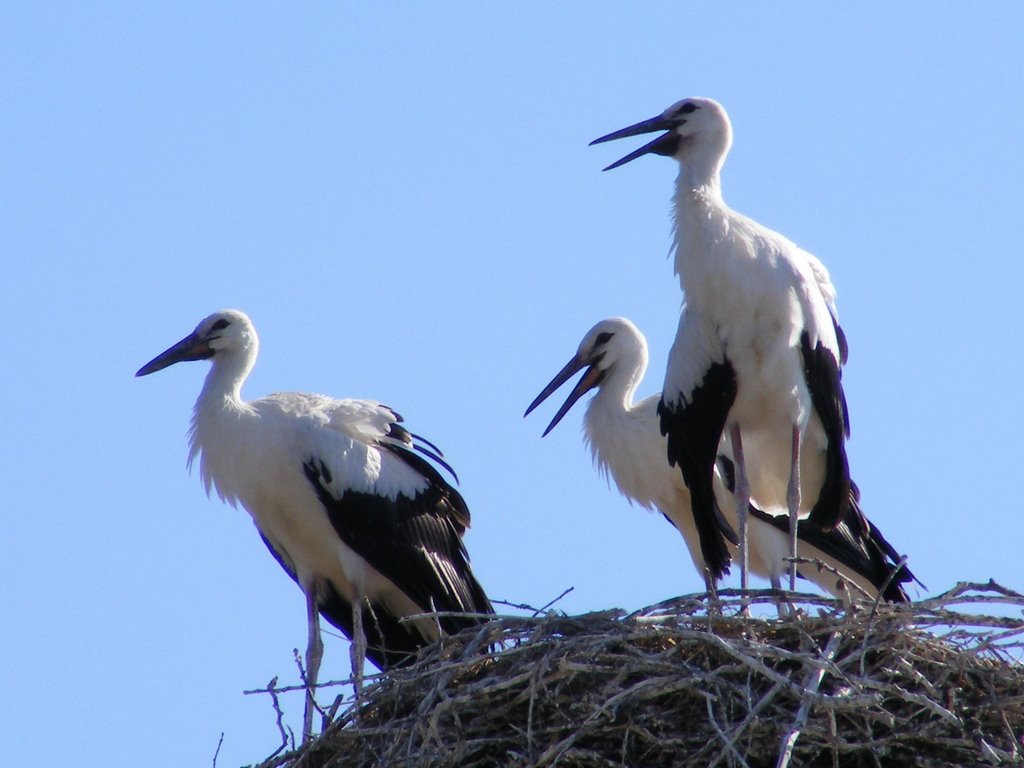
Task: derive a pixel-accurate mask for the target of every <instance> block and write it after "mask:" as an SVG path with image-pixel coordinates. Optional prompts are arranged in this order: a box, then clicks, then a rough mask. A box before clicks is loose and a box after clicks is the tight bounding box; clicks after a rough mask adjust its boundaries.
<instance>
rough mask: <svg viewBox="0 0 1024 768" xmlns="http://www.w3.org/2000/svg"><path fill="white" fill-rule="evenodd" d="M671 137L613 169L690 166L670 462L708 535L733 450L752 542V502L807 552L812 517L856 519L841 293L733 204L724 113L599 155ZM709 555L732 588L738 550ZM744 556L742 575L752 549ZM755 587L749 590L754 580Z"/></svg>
mask: <svg viewBox="0 0 1024 768" xmlns="http://www.w3.org/2000/svg"><path fill="white" fill-rule="evenodd" d="M662 130H663V131H666V133H665V134H663V135H661V136H659V137H658V138H657V139H655V140H654V141H652V142H650V143H649V144H647V145H645V146H644V147H641V148H640V149H638V150H636V151H634V152H632V153H630V154H629V155H627V156H626V157H624V158H622V159H621V160H619V161H618V162H616V163H613V164H612V165H611V166H609V168H614V167H617V166H619V165H622V164H623V163H626V162H629V161H630V160H633V159H635V158H637V157H640V156H641V155H644V154H647V153H651V152H653V153H656V154H661V155H666V156H670V157H673V158H675V159H676V160H677V161H678V163H679V166H680V169H679V175H678V177H677V179H676V191H675V196H674V210H675V271H676V274H677V275H678V276H679V279H680V283H681V285H682V287H683V288H684V290H685V296H686V301H685V305H684V307H683V310H682V315H681V319H680V323H679V329H678V333H677V336H676V341H675V344H674V345H673V347H672V350H671V353H670V356H669V365H668V370H667V372H666V375H665V385H664V389H663V401H662V407H661V411H660V412H661V426H662V430H663V431H664V432H666V433H667V434H668V437H669V458H670V460H671V461H672V462H673V463H674V464H678V465H679V466H680V469H681V470H682V473H683V476H684V478H685V480H686V484H687V486H688V487H689V488H690V490H691V491H692V493H693V505H694V515H695V517H696V519H697V521H698V527H701V528H702V529H707V528H708V527H709V526H710V525H711V521H712V520H713V513H714V509H713V508H714V505H715V498H714V494H713V493H712V492H711V486H712V481H711V479H712V474H713V470H714V464H715V457H716V455H717V454H718V452H719V447H720V442H721V441H722V439H723V438H724V439H725V440H726V441H727V442H728V443H729V444H730V449H731V452H732V453H733V455H734V456H735V458H736V476H737V477H736V486H737V487H736V507H737V511H738V515H739V524H740V538H741V542H742V541H743V540H744V538H745V537H744V530H743V528H744V518H745V509H746V505H747V500H748V498H749V499H752V500H753V501H754V502H755V504H756V505H757V506H759V507H761V508H764V509H772V508H778V507H781V508H787V509H788V510H789V513H790V517H791V526H792V532H791V533H792V536H793V538H792V543H793V546H794V548H795V544H796V540H795V535H796V524H797V520H798V517H799V515H800V513H801V512H809V515H810V519H811V520H812V521H814V522H815V523H816V524H818V525H821V526H822V527H824V528H829V527H832V526H834V525H836V524H838V523H839V522H840V521H841V520H844V519H846V517H847V514H848V513H849V512H850V502H849V500H850V498H851V495H850V476H849V468H848V464H847V459H846V450H845V444H844V441H845V438H846V437H847V435H848V431H849V430H848V415H847V411H846V401H845V397H844V394H843V390H842V385H841V381H840V366H841V365H842V364H843V363H844V362H845V358H846V343H845V339H844V338H843V335H842V331H841V330H840V329H839V325H838V321H837V316H836V305H835V289H834V287H833V286H832V283H831V281H830V279H829V276H828V271H827V270H826V269H825V267H824V265H822V263H821V262H820V261H819V260H818V259H816V258H815V257H814V256H812V255H811V254H809V253H807V252H806V251H803V250H801V249H800V248H798V247H797V246H796V245H794V244H793V243H792V242H790V241H789V240H787V239H786V238H785V237H783V236H782V235H780V234H778V233H777V232H773V231H772V230H770V229H768V228H767V227H764V226H762V225H761V224H758V223H757V222H756V221H754V220H752V219H750V218H747V217H745V216H743V215H741V214H739V213H736V212H735V211H733V210H731V209H730V208H729V207H728V206H727V205H726V204H725V202H724V200H723V198H722V188H721V177H720V171H721V168H722V164H723V162H724V160H725V156H726V154H727V153H728V151H729V148H730V146H731V144H732V127H731V125H730V123H729V118H728V116H727V115H726V113H725V110H724V109H723V108H722V107H721V105H719V104H718V103H716V102H714V101H712V100H710V99H684V100H683V101H679V102H677V103H676V104H673V105H672V106H671V107H669V108H668V109H667V110H665V111H664V112H663V113H662V114H661V115H658V116H656V117H654V118H652V119H650V120H646V121H643V122H641V123H638V124H636V125H633V126H630V127H629V128H625V129H623V130H621V131H616V132H614V133H612V134H609V135H607V136H604V137H602V138H600V139H597V140H596V141H595V142H594V143H598V142H602V141H609V140H612V139H618V138H622V137H625V136H633V135H638V134H642V133H649V132H652V131H662ZM866 532H867V531H866V528H864V529H863V530H862V531H860V533H861V534H866ZM702 542H703V543H704V544H705V549H706V550H709V551H706V552H705V555H706V557H707V559H708V562H709V565H710V566H711V568H712V570H713V572H714V573H715V575H716V576H719V575H721V573H723V572H724V571H725V570H726V568H727V566H728V563H729V559H730V558H729V555H728V553H727V551H726V550H725V548H724V542H721V541H719V542H718V543H715V542H714V541H713V540H712V537H711V536H710V535H708V536H705V537H704V538H702ZM794 551H795V549H794ZM740 555H741V563H742V559H743V556H744V550H743V548H742V546H741V549H740ZM741 572H742V568H741ZM793 578H794V579H795V572H794V573H793ZM741 579H742V580H743V582H744V585H745V574H743V575H741Z"/></svg>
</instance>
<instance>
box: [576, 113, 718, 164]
mask: <svg viewBox="0 0 1024 768" xmlns="http://www.w3.org/2000/svg"><path fill="white" fill-rule="evenodd" d="M655 131H665V133H664V134H662V135H661V136H659V137H658V138H656V139H655V140H654V141H652V142H649V143H647V144H645V145H644V146H642V147H640V148H639V149H636V150H634V151H632V152H630V153H629V154H628V155H626V156H625V157H623V158H621V159H619V160H616V161H615V162H614V163H612V164H611V165H609V166H608V167H607V168H605V169H604V170H606V171H609V170H611V169H612V168H618V167H619V166H620V165H625V164H626V163H628V162H629V161H630V160H635V159H636V158H638V157H641V156H643V155H647V154H651V153H654V154H656V155H664V156H666V157H674V158H675V159H676V160H678V161H679V162H680V163H687V162H688V161H692V160H698V159H701V158H706V160H707V161H708V162H710V163H713V164H714V165H715V166H716V167H717V165H719V164H720V163H721V161H722V160H723V159H724V158H725V155H726V153H727V152H728V151H729V147H730V146H732V125H731V124H730V123H729V116H728V115H727V114H726V113H725V110H724V109H723V108H722V105H721V104H719V103H718V102H717V101H713V100H712V99H698V98H691V99H683V100H682V101H677V102H676V103H675V104H673V105H672V106H671V107H669V108H668V109H666V110H665V111H664V112H662V113H661V114H660V115H656V116H655V117H652V118H650V119H648V120H642V121H641V122H639V123H636V124H635V125H631V126H629V127H628V128H623V129H621V130H618V131H614V132H613V133H609V134H608V135H607V136H602V137H601V138H599V139H594V140H593V141H592V142H590V143H591V145H594V144H602V143H604V142H606V141H613V140H615V139H624V138H626V137H627V136H639V135H641V134H645V133H653V132H655Z"/></svg>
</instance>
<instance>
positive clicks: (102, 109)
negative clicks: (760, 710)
mask: <svg viewBox="0 0 1024 768" xmlns="http://www.w3.org/2000/svg"><path fill="white" fill-rule="evenodd" d="M508 8H512V6H508ZM1022 29H1024V7H1022V6H1021V5H1019V4H1011V3H998V4H996V3H992V4H985V3H972V4H969V5H963V4H950V3H942V4H934V3H900V4H871V5H868V6H865V5H862V4H858V5H855V6H854V5H851V6H846V5H838V4H820V3H799V4H790V5H787V6H783V7H781V8H780V6H778V5H774V4H773V5H768V4H760V3H729V4H722V3H705V4H697V3H686V4H677V5H675V6H667V5H653V4H646V5H637V4H619V5H612V4H608V3H604V4H591V3H586V4H583V3H556V4H552V3H527V4H515V6H514V10H506V11H504V12H503V11H501V10H499V7H498V6H495V5H494V4H485V5H475V4H466V3H464V4H460V5H457V6H456V5H451V6H438V5H437V4H426V3H421V4H409V3H405V4H399V5H393V6H391V7H390V8H384V7H381V5H380V4H354V3H353V4H348V5H346V6H341V7H340V8H337V7H334V6H329V5H317V6H311V5H296V4H292V3H281V4H266V3H257V4H241V3H238V4H216V5H210V4H200V3H193V4H182V3H159V2H157V3H125V4H90V5H88V6H87V5H86V4H79V3H67V4H61V3H57V4H45V5H44V4H39V3H20V2H9V3H5V4H4V5H3V7H2V8H0V62H2V64H0V79H2V82H0V86H2V91H0V92H2V93H3V107H2V109H0V168H2V173H0V184H2V186H0V211H2V214H0V215H2V217H3V225H2V227H0V248H2V253H3V264H4V278H3V288H2V301H0V321H2V325H3V328H4V332H3V333H2V334H0V352H2V357H3V360H4V368H5V373H4V375H3V376H2V377H0V398H2V399H3V402H5V403H6V404H7V405H6V407H7V413H6V414H5V417H4V425H3V428H2V434H3V446H4V457H3V461H2V462H0V482H2V487H3V488H4V495H5V501H4V504H3V507H4V511H3V514H2V515H0V575H2V584H3V587H2V588H0V596H2V597H0V599H2V605H0V610H2V614H3V617H4V619H3V621H4V625H3V626H4V630H3V637H4V639H3V641H2V643H0V653H2V657H3V658H2V663H3V669H4V670H5V674H6V677H5V680H4V688H5V695H4V697H3V703H2V704H0V710H7V711H4V712H0V721H2V722H4V723H6V724H8V726H13V728H11V729H10V736H11V738H9V739H8V740H7V743H6V745H5V747H4V757H3V761H4V762H5V763H6V764H10V765H18V766H50V765H57V764H63V763H65V762H74V763H75V764H79V765H137V764H139V762H140V760H141V761H142V762H144V763H145V764H146V765H148V766H153V767H159V766H194V765H209V764H210V761H211V760H212V757H213V753H214V750H215V748H216V745H217V741H218V738H219V736H220V733H221V732H224V744H223V747H222V749H221V754H220V758H219V761H218V765H219V766H236V765H240V764H243V763H247V762H255V761H258V760H259V759H261V758H262V757H263V756H265V755H266V754H267V753H268V752H269V751H271V750H272V749H273V747H274V746H275V744H276V742H277V733H276V729H275V726H274V719H273V713H272V711H271V708H270V703H269V702H268V701H267V700H266V699H265V698H262V697H253V696H243V695H242V691H243V690H244V689H247V688H254V687H258V686H261V685H262V684H264V683H266V682H267V681H268V680H269V679H270V678H271V677H273V676H275V675H278V676H280V677H281V680H282V681H285V680H292V679H294V678H295V674H294V667H293V665H292V660H291V649H292V648H293V647H296V646H299V647H302V646H303V645H304V643H305V624H304V607H303V600H302V597H301V595H300V593H299V592H298V590H297V588H296V587H295V586H294V584H293V583H292V582H291V581H290V580H289V579H288V578H287V577H286V576H285V575H284V573H283V572H282V571H281V569H280V568H279V567H278V565H277V563H276V562H274V561H273V559H272V558H271V557H270V556H269V555H268V553H267V552H266V551H265V549H264V547H263V545H262V543H261V542H260V541H259V538H258V537H257V534H256V532H255V530H254V528H253V526H252V524H251V523H250V520H249V518H248V516H247V515H246V514H245V513H244V512H243V511H240V510H235V509H231V508H229V507H226V506H224V505H223V504H221V503H220V502H219V501H216V500H208V499H206V497H205V496H204V494H203V492H202V489H201V486H200V483H199V480H198V478H197V477H189V476H188V475H187V473H186V471H185V455H186V445H185V432H186V428H187V425H188V418H189V412H190V408H191V406H192V403H193V401H194V398H195V396H196V395H197V394H198V391H199V388H200V385H201V381H202V378H203V376H204V375H205V373H206V366H205V365H204V364H198V363H194V364H189V365H180V366H176V367H174V368H172V369H170V370H168V371H165V372H163V373H160V374H159V375H157V376H154V377H152V378H147V379H143V380H137V379H135V378H133V373H134V371H135V370H136V369H137V368H138V367H139V366H140V365H141V364H142V363H144V362H146V361H147V360H149V359H150V358H151V357H152V356H153V355H154V354H156V353H157V352H159V351H161V350H162V349H164V348H165V347H166V346H168V345H169V344H170V343H171V342H173V341H176V340H177V339H179V338H180V337H181V336H183V335H185V334H186V333H187V332H188V331H190V330H191V328H192V327H193V325H194V324H195V323H196V322H197V321H198V320H199V319H200V318H201V317H203V316H205V315H206V314H208V313H209V312H212V311H213V310H216V309H220V308H225V307H235V308H239V309H243V310H245V311H246V312H248V313H249V314H250V315H251V316H252V318H253V320H254V322H255V323H256V326H257V328H258V329H259V331H260V334H261V338H262V357H261V359H260V361H259V363H258V364H257V367H256V370H255V372H254V373H253V375H252V377H251V379H250V381H249V384H248V386H247V388H246V395H247V396H248V397H250V398H253V397H258V396H260V395H263V394H267V393H269V392H272V391H276V390H289V389H294V390H308V391H318V392H324V393H327V394H331V395H336V396H339V397H369V398H374V399H379V400H382V401H384V402H387V403H389V404H392V405H393V406H394V407H396V408H397V409H398V410H400V411H401V412H402V413H403V414H404V415H405V416H406V418H407V421H408V423H409V425H410V426H411V427H412V428H413V429H414V430H415V431H417V432H419V433H421V434H423V435H425V436H427V437H429V438H430V439H431V440H433V441H434V442H436V443H437V444H438V445H440V446H441V447H442V448H443V449H444V450H445V452H446V453H447V455H448V457H449V459H450V461H451V463H452V464H453V465H454V466H455V467H456V469H457V471H458V472H459V475H460V477H461V479H462V486H461V487H462V490H463V492H464V494H465V496H466V498H467V500H468V502H469V504H470V506H471V508H472V511H473V516H474V517H473V528H472V530H471V531H470V533H469V534H468V536H467V542H468V545H469V548H470V551H471V554H472V557H473V562H474V565H475V567H476V570H477V573H478V576H479V577H480V580H481V581H482V582H483V584H484V585H485V587H486V588H487V590H488V591H489V593H490V594H491V596H492V597H494V598H498V599H506V600H512V601H524V602H529V603H532V604H535V605H540V604H543V603H545V602H547V601H548V600H550V599H551V598H553V597H555V596H556V595H558V594H559V593H560V592H561V591H562V590H563V589H565V588H567V587H570V586H573V587H575V591H574V592H573V593H572V594H571V595H570V596H569V597H567V598H566V599H564V600H563V601H562V602H561V603H560V607H561V608H563V609H564V610H566V611H570V612H582V611H586V610H591V609H603V608H609V607H616V606H618V607H624V608H638V607H640V606H643V605H647V604H650V603H654V602H656V601H659V600H662V599H665V598H668V597H671V596H674V595H677V594H681V593H687V592H693V591H697V590H698V589H699V588H700V580H699V579H698V577H697V576H696V574H695V573H693V571H692V568H691V566H690V564H689V558H688V557H687V555H686V553H685V551H684V549H683V546H682V543H681V540H680V539H679V537H678V536H677V535H676V534H675V533H674V532H673V531H672V530H671V529H670V528H669V527H668V525H667V524H666V523H665V522H664V521H663V520H662V519H661V518H660V517H659V516H656V515H649V514H647V513H646V512H644V511H642V510H638V509H636V508H631V507H629V506H628V505H627V504H626V503H625V501H624V500H623V499H622V498H621V497H619V495H618V494H617V493H616V492H614V491H609V490H608V488H607V486H606V483H605V482H604V481H603V480H601V479H600V478H599V477H598V476H597V475H596V474H595V473H594V471H593V470H592V468H591V465H590V459H589V457H588V456H587V455H586V454H585V452H584V449H583V446H582V443H581V440H580V435H579V431H578V426H579V421H580V414H581V412H582V408H581V407H580V408H578V410H577V411H576V412H575V413H573V414H570V415H569V416H568V417H567V418H566V420H565V421H564V422H563V424H562V425H561V426H560V427H559V428H558V429H557V430H556V431H555V432H554V433H552V434H551V435H550V436H549V437H547V438H545V439H544V440H541V439H540V434H541V432H542V431H543V428H544V426H545V425H546V423H547V419H548V418H550V415H551V413H552V412H553V409H554V407H556V403H552V405H551V406H549V407H548V408H546V409H543V410H541V411H540V412H539V413H537V414H536V415H535V416H531V418H530V419H528V420H526V421H524V420H523V419H522V418H521V417H522V413H523V410H524V409H525V407H526V405H527V404H528V403H529V402H530V401H531V400H532V399H533V397H534V395H536V393H537V392H538V391H539V390H540V388H541V387H542V386H543V385H544V384H545V383H546V382H547V381H548V379H549V378H550V377H551V376H552V375H553V374H554V373H555V372H556V371H557V370H558V369H559V368H560V367H561V366H562V364H563V363H564V362H565V361H566V360H567V359H568V357H569V356H570V354H572V353H573V351H574V350H575V348H576V345H577V343H578V341H579V339H580V337H581V336H582V335H583V333H584V332H585V331H586V330H587V329H588V328H589V327H590V326H591V325H592V324H593V323H594V322H596V321H597V320H599V319H601V318H603V317H608V316H611V315H624V316H628V317H630V318H632V319H633V320H634V321H635V322H636V323H637V324H638V325H639V326H640V327H641V329H642V330H644V331H645V332H646V333H647V335H648V338H649V340H650V343H651V348H652V361H651V366H652V367H651V372H650V374H649V375H648V377H647V379H646V380H645V382H644V384H643V386H642V388H641V394H643V395H647V394H651V393H653V392H655V391H657V389H658V388H659V387H660V385H661V379H662V375H663V371H664V366H665V358H666V353H667V349H668V346H669V344H670V343H671V340H672V336H673V334H674V332H675V328H676V318H677V313H678V309H679V304H680V298H681V297H680V294H679V289H678V286H677V283H676V281H675V279H674V278H673V276H672V268H671V263H670V262H669V260H668V259H667V258H666V257H667V253H668V247H669V197H670V194H671V189H672V182H673V178H674V174H675V168H674V166H673V164H672V163H671V162H669V161H666V160H664V159H662V158H654V157H651V158H643V159H641V160H639V161H637V162H634V163H631V164H630V165H628V166H626V167H624V168H622V169H619V170H617V171H615V172H612V173H605V174H602V173H601V172H600V169H601V168H602V167H603V166H605V165H606V164H607V163H609V162H611V161H612V160H614V159H616V158H617V157H619V156H620V155H621V154H623V153H625V152H626V151H628V150H629V149H631V148H632V147H633V146H636V145H638V144H639V141H640V140H637V143H636V144H630V142H628V141H627V142H623V143H620V144H615V145H609V146H601V147H592V148H589V147H587V142H588V141H590V140H591V139H593V138H595V137H597V136H599V135H602V134H604V133H606V132H608V131H611V130H614V129H617V128H620V127H622V126H625V125H627V124H630V123H633V122H635V121H637V120H640V119H642V118H646V117H650V116H652V115H654V114H655V113H656V112H659V111H660V110H661V109H663V108H664V107H665V106H667V105H668V104H670V103H672V102H673V101H675V100H676V99H679V98H682V97H684V96H695V95H700V96H710V97H713V98H715V99H717V100H719V101H720V102H722V103H723V104H724V105H725V107H726V108H727V110H728V111H729V113H730V115H731V117H732V120H733V125H734V129H735V145H734V149H733V152H732V154H731V155H730V157H729V160H728V162H727V165H726V168H725V173H724V190H725V196H726V199H727V201H728V202H729V203H730V204H731V205H732V206H733V207H734V208H736V209H737V210H740V211H742V212H744V213H747V214H748V215H751V216H753V217H755V218H757V219H758V220H760V221H761V222H763V223H765V224H767V225H769V226H771V227H773V228H775V229H778V230H779V231H781V232H783V233H784V234H786V235H787V236H788V237H790V238H791V239H793V240H795V241H796V242H797V243H799V244H800V245H802V246H804V247H805V248H807V249H809V250H811V251H812V252H814V253H815V254H817V255H818V256H819V257H820V258H821V259H822V260H823V261H824V262H825V263H826V264H827V265H828V267H829V268H830V270H831V272H832V275H833V278H834V281H835V283H836V285H837V286H838V288H839V307H840V313H841V317H842V320H843V324H844V327H845V330H846V333H847V336H848V338H849V340H850V345H851V355H850V363H849V366H848V368H847V370H846V373H845V377H844V382H845V384H846V388H847V390H846V391H847V395H848V399H849V404H850V410H851V417H852V425H853V438H852V440H851V442H850V444H849V451H850V456H851V462H852V467H853V471H854V475H855V478H856V480H857V482H858V483H859V484H860V486H861V488H862V490H863V494H864V506H865V508H866V510H867V512H868V514H869V516H870V517H871V518H872V519H873V520H874V521H875V522H876V523H877V524H878V525H879V526H880V527H881V529H882V530H883V531H884V532H885V534H886V535H887V536H888V537H889V538H890V540H891V541H892V542H893V543H894V544H895V545H896V546H897V548H898V549H900V550H901V551H903V552H906V553H907V554H909V556H910V558H911V560H910V562H911V565H912V567H913V568H914V570H915V571H916V572H917V573H918V575H919V576H920V577H921V579H922V580H923V581H924V582H925V583H926V584H927V585H928V587H929V589H930V591H931V592H938V591H942V590H944V589H947V588H948V587H950V586H952V585H953V584H954V583H955V582H957V581H959V580H964V579H973V580H984V579H988V578H989V577H993V578H995V579H997V580H998V581H1000V582H1002V583H1004V584H1006V585H1007V586H1011V587H1016V588H1017V589H1022V588H1024V558H1022V557H1021V555H1020V547H1021V541H1022V533H1024V503H1022V501H1021V491H1020V481H1021V476H1022V470H1021V466H1022V464H1024V438H1022V434H1024V417H1022V406H1021V379H1022V374H1024V368H1022V363H1021V352H1022V347H1024V344H1022V342H1021V335H1020V331H1019V317H1020V309H1021V306H1022V302H1024V300H1022V299H1021V295H1020V294H1021V285H1022V282H1024V268H1022V264H1021V262H1022V255H1024V254H1022V250H1024V248H1022V245H1021V238H1020V236H1019V231H1020V227H1021V216H1022V215H1024V214H1022V202H1024V195H1022V192H1021V179H1022V178H1024V152H1022V150H1021V126H1022V125H1024V107H1022V105H1024V99H1022V94H1024V66H1022V63H1021V50H1022V44H1024V39H1022ZM347 673H348V647H347V643H345V642H343V641H341V640H336V639H328V642H327V650H326V658H325V665H324V671H323V673H322V674H324V676H325V677H342V676H344V675H346V674H347ZM286 703H287V706H288V715H289V718H290V722H291V724H292V726H293V727H298V723H299V720H300V719H301V714H300V712H301V698H300V697H299V696H294V697H293V698H292V699H290V700H288V701H287V702H286Z"/></svg>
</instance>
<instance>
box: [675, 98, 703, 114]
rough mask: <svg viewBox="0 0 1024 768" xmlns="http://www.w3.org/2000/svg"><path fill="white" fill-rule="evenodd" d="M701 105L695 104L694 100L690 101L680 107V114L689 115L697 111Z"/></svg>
mask: <svg viewBox="0 0 1024 768" xmlns="http://www.w3.org/2000/svg"><path fill="white" fill-rule="evenodd" d="M698 109H700V107H698V106H697V105H696V104H694V103H693V102H692V101H688V102H686V103H685V104H683V106H681V107H680V108H679V114H681V115H688V114H690V113H691V112H696V111H697V110H698Z"/></svg>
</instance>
